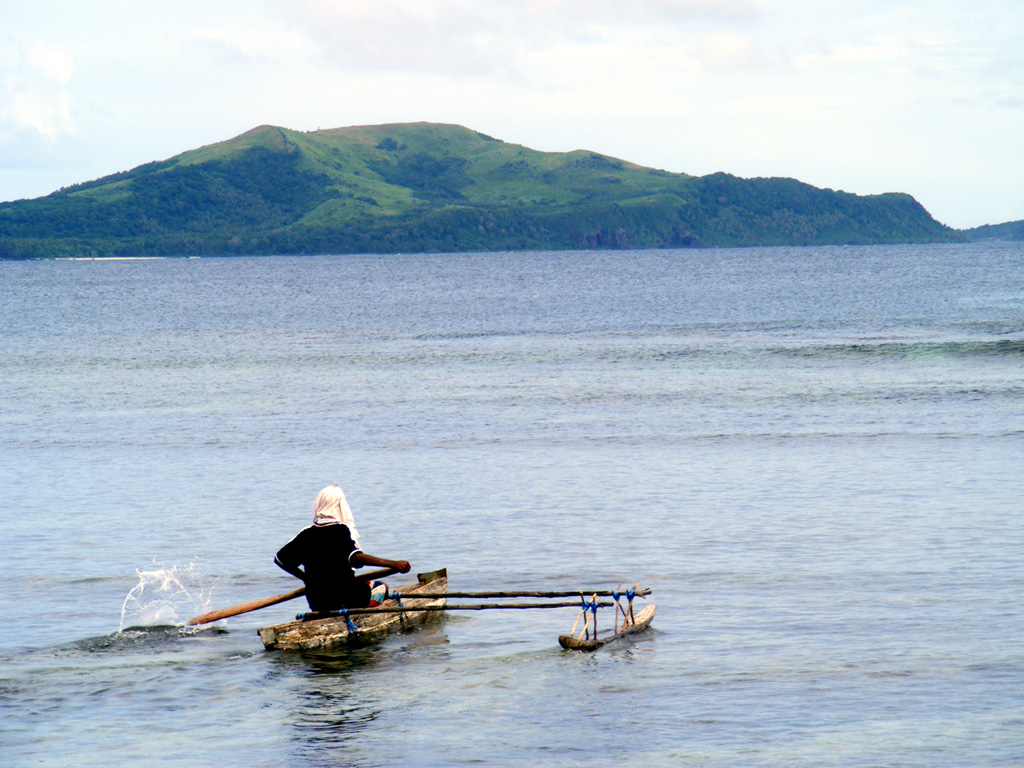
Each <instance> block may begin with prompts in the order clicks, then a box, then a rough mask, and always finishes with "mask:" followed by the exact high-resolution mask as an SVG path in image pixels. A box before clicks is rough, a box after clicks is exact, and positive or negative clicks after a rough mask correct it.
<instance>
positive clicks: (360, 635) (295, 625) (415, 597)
mask: <svg viewBox="0 0 1024 768" xmlns="http://www.w3.org/2000/svg"><path fill="white" fill-rule="evenodd" d="M418 576H419V579H420V581H419V583H417V584H410V585H407V586H403V587H397V588H395V589H394V590H392V591H397V592H399V593H401V601H402V606H403V607H405V608H408V609H409V610H408V611H403V612H401V613H373V614H363V615H359V616H353V617H352V623H353V624H355V626H356V628H357V631H356V632H352V631H351V630H350V629H349V623H348V619H346V618H345V617H344V616H332V617H330V618H326V619H314V620H312V621H290V622H288V623H287V624H275V625H273V626H270V627H261V628H260V629H259V630H258V632H259V636H260V639H261V640H262V641H263V645H264V646H265V647H266V648H268V649H277V650H282V651H316V650H325V649H329V648H337V647H339V646H343V645H348V644H351V643H365V642H371V641H374V640H378V639H380V638H382V637H385V636H387V635H390V634H392V633H393V632H400V631H402V630H404V629H408V628H410V627H414V626H418V625H420V624H424V623H426V622H427V621H430V620H437V619H439V618H440V617H441V615H442V614H443V612H442V611H417V610H416V608H417V607H422V606H443V605H445V599H444V598H443V597H440V598H431V597H429V595H430V594H432V593H438V592H440V593H444V592H445V591H447V589H448V572H447V570H445V569H442V570H440V571H433V572H432V573H421V574H418ZM384 605H386V606H397V605H398V603H397V602H396V601H395V600H391V599H389V600H385V601H384Z"/></svg>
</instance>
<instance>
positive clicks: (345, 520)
mask: <svg viewBox="0 0 1024 768" xmlns="http://www.w3.org/2000/svg"><path fill="white" fill-rule="evenodd" d="M274 563H276V564H277V565H278V566H280V567H281V568H283V569H284V570H285V571H287V572H288V573H290V574H291V575H292V576H294V577H295V578H297V579H301V580H302V581H303V582H305V584H306V602H308V603H309V609H310V610H311V611H338V610H341V609H342V608H365V607H367V606H369V605H370V604H371V600H372V599H373V598H374V597H376V598H379V599H377V600H374V602H383V596H384V595H385V594H386V588H383V589H382V587H383V585H379V586H378V585H371V584H370V583H369V582H367V581H366V580H365V579H360V578H359V577H358V576H356V574H355V571H354V569H355V568H359V567H361V566H364V565H376V566H378V567H382V568H394V569H395V570H397V571H399V572H400V573H408V572H409V568H410V566H409V563H408V561H406V560H388V559H386V558H383V557H374V556H373V555H368V554H366V553H365V552H363V551H362V550H361V549H360V548H359V532H358V531H357V530H356V525H355V521H354V520H353V518H352V510H351V509H349V506H348V502H347V501H346V500H345V494H344V493H343V492H342V490H341V488H339V487H338V486H337V484H335V485H329V486H327V487H326V488H324V489H323V490H322V491H320V493H319V494H318V495H317V497H316V501H314V502H313V524H312V525H310V526H308V527H306V528H303V529H302V530H301V531H299V532H298V534H296V536H295V538H293V539H292V540H291V541H289V542H288V543H287V544H285V545H284V546H283V547H281V549H280V550H278V553H277V556H276V557H275V558H274ZM371 591H373V592H374V593H375V594H373V595H371ZM378 593H379V594H378Z"/></svg>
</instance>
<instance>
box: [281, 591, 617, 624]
mask: <svg viewBox="0 0 1024 768" xmlns="http://www.w3.org/2000/svg"><path fill="white" fill-rule="evenodd" d="M442 597H445V594H444V593H443V592H424V593H422V594H418V595H409V599H410V600H414V599H415V600H424V599H429V600H436V599H438V598H442ZM597 605H598V606H600V607H602V608H609V607H611V606H613V605H615V603H609V602H604V603H602V602H598V603H597ZM579 607H580V604H579V603H578V602H575V601H574V602H565V601H563V602H560V603H456V604H455V605H405V606H402V605H378V606H376V607H374V608H349V609H347V610H344V611H319V612H312V611H311V612H309V613H300V614H299V616H301V617H302V618H303V619H307V620H311V619H329V618H332V617H334V616H345V615H346V614H347V615H349V616H360V615H362V614H366V613H420V612H421V611H489V610H500V609H505V610H514V609H517V608H579Z"/></svg>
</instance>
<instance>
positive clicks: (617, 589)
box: [612, 587, 619, 603]
mask: <svg viewBox="0 0 1024 768" xmlns="http://www.w3.org/2000/svg"><path fill="white" fill-rule="evenodd" d="M612 597H614V598H615V602H616V603H617V602H619V588H618V587H616V588H615V589H613V590H612Z"/></svg>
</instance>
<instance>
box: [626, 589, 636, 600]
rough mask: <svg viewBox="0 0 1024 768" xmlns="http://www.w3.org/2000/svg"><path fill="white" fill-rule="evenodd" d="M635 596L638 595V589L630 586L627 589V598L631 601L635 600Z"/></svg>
mask: <svg viewBox="0 0 1024 768" xmlns="http://www.w3.org/2000/svg"><path fill="white" fill-rule="evenodd" d="M634 597H636V589H634V588H633V587H630V588H629V589H627V590H626V599H628V600H629V602H633V598H634Z"/></svg>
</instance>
